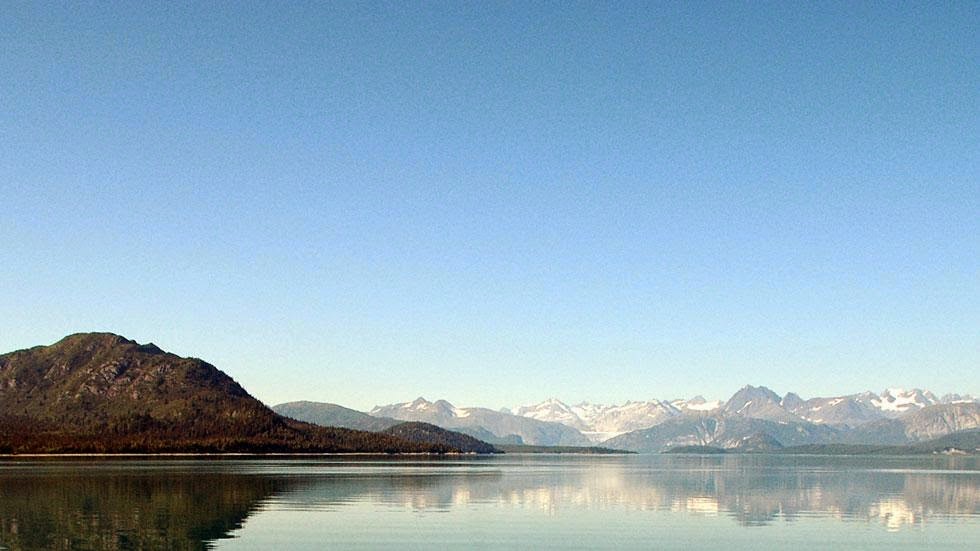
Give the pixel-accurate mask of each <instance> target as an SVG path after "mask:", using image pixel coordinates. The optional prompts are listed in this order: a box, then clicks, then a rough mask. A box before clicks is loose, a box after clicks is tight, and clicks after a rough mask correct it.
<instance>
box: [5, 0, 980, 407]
mask: <svg viewBox="0 0 980 551" xmlns="http://www.w3.org/2000/svg"><path fill="white" fill-rule="evenodd" d="M0 28H2V29H3V32H2V33H0V75H3V77H2V78H0V314H2V315H0V351H10V350H15V349H20V348H26V347H29V346H35V345H40V344H50V343H53V342H56V341H57V340H59V339H60V338H61V337H63V336H65V335H67V334H70V333H76V332H86V331H110V332H114V333H119V334H122V335H124V336H126V337H128V338H131V339H135V340H137V341H139V342H154V343H156V344H157V345H159V346H161V347H162V348H164V349H166V350H168V351H172V352H175V353H177V354H180V355H187V356H195V357H200V358H203V359H205V360H207V361H209V362H211V363H213V364H215V365H216V366H218V367H219V368H220V369H222V370H223V371H225V372H227V373H228V374H230V375H231V376H232V377H234V378H235V379H236V380H237V381H238V382H240V383H241V384H242V385H243V386H244V387H245V388H246V389H247V390H249V391H250V392H251V393H252V394H253V395H254V396H256V397H257V398H259V399H260V400H263V401H264V402H266V403H268V404H275V403H279V402H284V401H288V400H301V399H305V400H315V401H325V402H334V403H339V404H343V405H346V406H349V407H354V408H359V409H368V408H370V407H372V406H373V405H375V404H386V403H391V402H401V401H408V400H412V399H414V398H415V397H417V396H420V395H422V396H425V397H426V398H429V399H436V398H445V399H448V400H450V401H451V402H453V403H454V404H457V405H463V406H474V405H479V406H487V407H494V408H497V407H501V406H512V405H514V404H521V403H532V402H537V401H540V400H543V399H546V398H548V397H552V396H554V397H558V398H561V399H563V400H565V401H568V402H570V403H572V402H578V401H583V400H587V401H592V402H600V403H612V402H615V403H620V402H624V401H626V400H644V399H650V398H661V399H663V398H677V397H690V396H693V395H695V394H703V395H705V396H706V397H708V398H726V397H727V396H729V395H730V394H731V393H733V392H734V391H735V390H737V389H738V388H740V387H741V386H743V385H744V384H747V383H752V384H756V385H760V384H762V385H766V386H769V387H770V388H772V389H774V390H776V391H777V392H779V393H785V392H788V391H795V392H798V393H800V394H801V395H803V396H804V397H811V396H828V395H840V394H847V393H855V392H861V391H864V390H875V391H880V390H882V389H884V388H886V387H896V386H900V387H921V388H928V389H932V390H933V391H935V392H937V393H944V392H969V393H974V394H980V377H978V373H980V70H978V67H980V40H978V38H977V34H976V32H977V31H976V29H978V28H980V4H978V3H976V2H949V3H947V2H924V3H915V2H909V3H859V2H844V3H834V2H820V3H796V2H774V3H767V2H746V3H728V2H711V3H700V2H676V3H675V2H664V3H660V2H656V3H619V2H616V3H596V2H583V3H577V2H554V3H552V2H531V3H527V2H515V3H508V2H487V3H466V2H450V3H440V2H425V3H414V2H392V3H383V2H370V3H348V2H330V3H327V2H311V3H304V2H275V3H259V2H254V3H252V2H244V3H220V2H215V3H206V5H197V4H194V3H184V2H173V3H170V2H168V3H159V4H158V3H151V4H148V3H145V2H124V3H112V2H98V3H91V4H89V3H83V2H69V3H60V2H59V3H46V2H10V3H5V5H4V8H3V10H0Z"/></svg>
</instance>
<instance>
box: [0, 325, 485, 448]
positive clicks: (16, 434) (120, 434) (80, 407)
mask: <svg viewBox="0 0 980 551" xmlns="http://www.w3.org/2000/svg"><path fill="white" fill-rule="evenodd" d="M383 428H384V432H366V431H363V430H350V429H346V428H336V427H323V426H318V425H314V424H309V423H304V422H300V421H297V420H293V419H289V418H287V417H283V416H281V415H279V414H277V413H275V412H273V411H272V410H271V409H269V408H268V407H266V406H265V405H264V404H262V403H261V402H259V401H258V400H256V399H255V398H253V397H252V396H251V395H249V394H248V393H247V392H246V391H245V389H243V388H242V387H241V386H240V385H239V384H238V383H236V382H235V381H234V380H232V379H231V377H229V376H228V375H226V374H224V373H222V372H221V371H220V370H218V369H217V368H216V367H214V366H213V365H211V364H209V363H207V362H204V361H202V360H199V359H196V358H181V357H179V356H176V355H174V354H169V353H167V352H164V351H163V350H161V349H160V348H158V347H157V346H155V345H153V344H139V343H136V342H134V341H131V340H129V339H126V338H124V337H121V336H119V335H113V334H110V333H83V334H77V335H70V336H68V337H65V338H64V339H62V340H61V341H59V342H57V343H55V344H53V345H51V346H37V347H34V348H30V349H27V350H19V351H16V352H11V353H8V354H3V355H0V453H4V452H5V453H29V452H33V453H52V452H100V453H102V452H268V451H276V452H372V453H377V452H383V453H389V452H433V453H442V452H478V453H484V452H489V451H493V448H492V447H491V446H488V445H487V444H485V443H483V442H479V441H477V440H475V439H473V438H470V437H468V436H465V435H462V434H453V433H448V434H447V431H445V430H443V429H439V428H438V427H430V426H420V425H409V426H401V425H394V426H392V425H388V426H386V427H383Z"/></svg>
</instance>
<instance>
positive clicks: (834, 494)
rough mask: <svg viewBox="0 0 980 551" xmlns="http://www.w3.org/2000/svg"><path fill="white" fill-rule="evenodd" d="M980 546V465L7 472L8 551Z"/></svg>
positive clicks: (1, 522) (469, 465)
mask: <svg viewBox="0 0 980 551" xmlns="http://www.w3.org/2000/svg"><path fill="white" fill-rule="evenodd" d="M946 545H950V546H956V547H959V548H965V549H980V458H977V457H944V456H940V457H935V456H928V457H911V458H908V457H906V458H898V457H891V458H889V457H805V456H795V457H787V456H672V455H645V456H644V455H640V456H502V457H481V458H466V459H460V458H444V459H420V458H417V457H416V458H406V459H390V460H387V459H386V460H382V459H377V458H375V459H350V458H339V457H338V458H329V459H312V460H295V459H293V460H267V459H263V460H160V461H156V460H154V461H145V460H138V461H135V460H130V461H125V460H114V461H78V460H75V461H58V460H46V461H27V460H15V461H2V462H0V549H4V548H6V549H12V550H20V549H32V550H33V549H120V550H121V549H229V550H241V549H372V548H389V549H422V548H430V547H433V546H438V547H440V548H449V549H480V548H486V549H490V548H494V549H502V548H505V549H512V548H519V549H546V548H559V549H596V548H606V549H631V548H632V549H650V548H657V549H686V550H693V549H753V550H756V551H761V550H764V549H774V548H792V547H796V548H798V549H822V548H825V549H889V550H893V549H903V548H904V549H922V548H936V547H942V546H946Z"/></svg>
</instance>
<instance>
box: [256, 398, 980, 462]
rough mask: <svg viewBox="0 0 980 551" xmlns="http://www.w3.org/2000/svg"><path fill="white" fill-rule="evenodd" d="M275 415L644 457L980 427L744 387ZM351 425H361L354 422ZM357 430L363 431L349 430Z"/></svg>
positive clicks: (947, 408)
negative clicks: (417, 424)
mask: <svg viewBox="0 0 980 551" xmlns="http://www.w3.org/2000/svg"><path fill="white" fill-rule="evenodd" d="M274 409H275V410H276V411H278V412H280V413H282V414H284V415H288V416H291V417H294V418H296V419H301V420H305V421H309V422H315V423H319V424H327V425H330V424H337V425H339V426H358V427H367V426H372V425H373V424H375V423H378V422H382V423H387V424H390V423H395V422H398V420H404V421H424V422H427V423H432V424H434V425H438V426H442V427H446V428H451V429H453V430H456V431H460V432H465V433H467V434H470V435H472V436H476V437H477V438H480V439H481V440H484V441H486V442H492V443H495V444H512V443H523V444H533V445H540V446H558V445H577V446H582V445H587V444H595V443H601V444H602V445H603V446H605V447H609V448H616V449H624V450H631V451H639V452H659V451H665V450H667V449H670V448H673V447H676V446H715V447H720V448H752V449H764V448H767V447H769V448H772V449H776V448H778V447H786V446H801V445H811V444H835V443H837V444H867V445H889V446H903V445H909V444H914V443H917V442H923V441H926V440H931V439H934V438H937V437H941V436H944V435H948V434H952V433H956V432H958V431H964V430H969V429H974V428H977V427H980V403H978V401H977V400H976V399H974V398H973V397H971V396H968V395H956V394H948V395H945V396H943V397H942V398H939V397H937V396H936V395H935V394H933V393H931V392H929V391H924V390H919V389H912V390H902V389H894V388H892V389H888V390H885V391H883V392H882V393H880V394H875V393H873V392H864V393H861V394H853V395H846V396H837V397H829V398H810V399H807V400H804V399H802V398H801V397H800V396H798V395H797V394H794V393H792V392H791V393H787V394H785V395H784V396H780V395H778V394H776V393H775V392H773V391H772V390H770V389H768V388H766V387H762V386H759V387H756V386H751V385H749V386H745V387H743V388H741V389H739V390H738V391H737V392H736V393H735V394H733V395H732V396H731V398H729V399H728V400H727V401H724V402H723V401H720V400H718V401H709V400H705V399H704V398H703V397H701V396H696V397H694V398H691V399H675V400H649V401H637V402H626V403H625V404H622V405H602V404H591V403H588V402H583V403H580V404H575V405H568V404H566V403H564V402H562V401H561V400H558V399H554V398H553V399H549V400H546V401H544V402H541V403H539V404H534V405H528V406H517V407H514V408H511V409H503V410H501V411H494V410H491V409H486V408H460V407H456V406H454V405H453V404H451V403H449V402H447V401H446V400H437V401H435V402H430V401H428V400H425V399H424V398H418V399H416V400H414V401H412V402H404V403H399V404H392V405H388V406H377V407H375V408H374V409H372V410H371V411H370V412H368V413H360V412H355V413H358V415H357V416H352V415H351V413H350V412H351V411H352V410H348V409H347V408H341V407H340V406H336V405H334V404H317V403H315V402H293V403H290V404H281V405H279V406H275V407H274ZM352 419H356V421H355V420H352ZM352 423H356V424H355V425H351V424H352Z"/></svg>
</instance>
